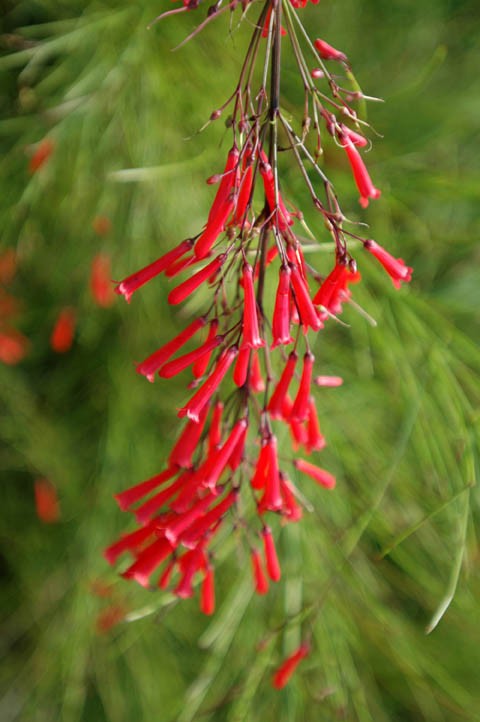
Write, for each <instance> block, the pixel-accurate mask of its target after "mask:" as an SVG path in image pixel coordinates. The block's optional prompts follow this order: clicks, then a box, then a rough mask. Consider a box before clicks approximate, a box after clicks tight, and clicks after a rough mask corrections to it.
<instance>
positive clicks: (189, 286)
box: [168, 253, 227, 306]
mask: <svg viewBox="0 0 480 722" xmlns="http://www.w3.org/2000/svg"><path fill="white" fill-rule="evenodd" d="M226 257H227V256H226V255H225V254H224V253H222V254H220V255H219V256H217V257H216V258H214V259H213V261H211V262H210V263H209V264H208V265H206V266H205V267H204V268H202V269H201V270H200V271H197V273H195V274H194V275H193V276H190V278H187V280H186V281H183V283H181V284H180V285H179V286H176V287H175V288H174V289H173V290H172V291H170V293H169V294H168V302H169V303H170V304H172V306H176V305H177V303H181V302H182V301H184V300H185V299H186V298H187V297H188V296H190V294H192V293H193V292H194V291H196V289H197V288H198V287H199V286H201V285H202V283H204V282H205V281H207V280H208V279H209V278H210V276H213V275H215V273H216V272H217V271H218V269H219V268H220V266H221V265H222V263H224V261H225V259H226Z"/></svg>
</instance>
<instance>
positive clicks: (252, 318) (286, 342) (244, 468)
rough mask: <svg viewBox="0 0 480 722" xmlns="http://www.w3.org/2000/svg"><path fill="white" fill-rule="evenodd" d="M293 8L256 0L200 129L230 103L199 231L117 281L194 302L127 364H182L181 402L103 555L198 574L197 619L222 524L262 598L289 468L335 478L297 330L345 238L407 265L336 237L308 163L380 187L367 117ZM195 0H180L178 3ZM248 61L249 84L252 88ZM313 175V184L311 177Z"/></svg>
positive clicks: (333, 306)
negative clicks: (252, 19)
mask: <svg viewBox="0 0 480 722" xmlns="http://www.w3.org/2000/svg"><path fill="white" fill-rule="evenodd" d="M305 4H306V0H305V1H300V0H295V1H294V0H291V1H290V2H282V0H267V2H265V4H264V7H263V9H262V11H261V13H260V16H259V18H258V21H257V23H256V25H255V27H254V30H253V35H252V39H251V42H250V45H249V48H248V51H247V54H246V58H245V61H244V63H243V65H242V68H241V71H240V77H239V81H238V84H237V86H236V88H235V91H234V92H233V94H232V96H231V97H230V98H229V99H228V100H227V102H226V103H225V104H224V105H223V106H222V107H220V108H219V109H217V110H215V111H214V112H213V113H212V115H211V118H210V121H211V122H213V121H216V120H218V119H219V118H220V117H221V116H222V114H223V113H224V112H225V111H226V110H227V108H228V109H229V116H228V123H227V126H228V127H229V128H230V129H231V133H232V140H231V143H230V147H229V149H228V151H227V152H226V158H225V160H224V164H223V170H221V171H220V172H218V173H215V174H214V175H212V176H211V177H210V178H209V179H208V180H207V183H208V184H209V185H212V186H213V185H216V186H217V188H216V192H215V195H214V197H213V200H212V204H211V207H210V212H209V214H208V218H207V220H206V223H205V226H204V227H203V228H202V229H199V233H198V234H197V235H196V236H195V237H193V238H189V239H187V240H184V241H182V242H181V243H179V244H178V245H177V246H176V247H175V248H173V249H171V250H169V251H168V252H167V253H165V254H164V255H162V256H161V257H160V258H158V259H157V260H155V261H153V263H150V265H148V266H146V267H145V268H143V269H141V270H139V271H137V272H136V273H134V274H132V275H130V276H128V277H127V278H125V279H124V280H122V281H121V282H120V283H118V284H117V286H116V292H117V293H118V294H120V295H122V296H124V298H125V299H126V300H127V301H128V302H130V300H131V298H132V296H133V295H134V294H135V293H136V292H137V291H138V290H139V289H140V288H141V287H142V286H144V284H146V283H147V282H149V281H151V280H152V279H154V278H156V277H158V276H164V277H165V278H166V279H169V280H170V282H172V283H174V284H175V285H174V286H173V287H172V288H171V290H170V292H169V295H168V302H169V304H170V305H171V306H172V307H175V306H177V305H179V304H181V303H183V302H184V301H186V300H187V299H191V297H192V296H193V295H198V297H199V304H201V303H203V309H202V311H201V313H200V314H199V315H198V316H197V317H196V318H194V319H193V320H191V321H190V323H188V324H186V325H185V327H184V328H183V329H182V330H180V332H179V333H178V334H177V335H176V336H175V338H173V339H171V340H170V341H168V342H167V343H165V344H164V345H163V346H162V347H161V348H159V349H157V350H155V351H154V352H153V353H151V354H150V355H149V356H148V357H147V358H146V359H145V360H144V361H142V362H141V363H140V364H138V366H137V372H138V373H139V374H141V375H143V376H145V377H146V379H148V380H149V381H150V382H153V381H154V380H155V379H156V378H157V377H159V378H160V379H168V378H171V377H173V376H175V375H177V374H180V373H183V372H185V371H186V370H187V369H189V374H190V378H189V382H188V388H189V389H190V390H191V395H190V396H189V398H187V399H186V400H185V403H184V405H183V406H182V408H180V409H179V410H178V417H179V418H180V419H183V420H184V422H183V428H182V430H181V433H180V435H179V436H178V439H177V441H176V443H175V444H174V446H173V448H172V450H171V452H170V454H169V457H168V459H167V460H166V462H165V465H164V468H163V469H162V470H161V471H160V473H158V474H157V475H156V476H154V477H152V478H151V479H148V480H147V481H143V482H141V483H139V484H137V485H136V486H133V487H132V488H129V489H127V490H126V491H123V492H121V493H119V494H117V495H116V499H117V501H118V504H119V506H120V508H121V509H122V510H124V511H128V512H131V513H132V514H133V515H134V517H135V519H136V522H137V523H138V526H137V527H136V528H135V529H134V530H133V531H132V532H130V533H128V534H126V535H124V536H122V537H121V538H120V539H119V540H117V541H116V542H115V543H114V544H112V545H111V546H110V547H109V548H108V549H107V550H106V558H107V560H108V561H109V562H110V563H115V562H116V560H117V559H118V558H119V557H120V556H121V555H123V554H124V553H128V554H129V555H130V556H131V561H130V563H129V565H128V566H127V567H126V569H125V571H124V572H123V576H124V577H125V578H127V579H134V580H136V581H137V582H138V583H140V584H141V585H143V586H150V585H151V584H154V583H155V584H156V585H157V586H158V587H160V588H161V589H167V588H169V589H172V590H173V592H174V594H176V595H177V596H178V597H181V598H185V597H191V596H192V595H193V594H194V587H195V581H196V580H197V579H198V580H199V581H200V582H201V592H200V598H201V602H200V604H201V609H202V611H203V612H205V613H206V614H210V613H212V612H213V610H214V606H215V594H214V579H213V576H214V563H215V557H214V550H215V541H216V539H217V538H218V535H219V532H220V530H221V529H222V528H223V527H225V526H227V527H228V525H233V526H235V528H237V529H239V530H240V531H241V533H242V534H243V537H244V539H245V543H246V544H247V545H248V548H249V553H250V557H251V568H252V577H253V584H254V587H255V589H256V591H257V592H258V593H259V594H265V593H266V592H267V591H268V585H269V581H272V582H276V581H278V580H279V579H280V576H281V569H280V563H279V560H278V557H277V553H276V549H275V542H274V534H273V532H272V528H271V526H270V525H271V523H272V520H273V519H275V518H277V519H280V520H281V521H282V522H284V523H289V522H296V521H298V520H299V519H300V518H301V516H302V503H301V499H302V494H301V492H300V491H299V489H298V488H297V484H298V483H299V479H301V478H302V476H303V477H307V478H308V479H309V480H310V481H309V482H308V481H307V480H306V481H305V483H311V482H312V481H313V482H315V483H316V484H318V485H320V486H321V487H322V488H324V489H325V490H329V489H333V488H334V487H335V477H334V476H333V475H332V474H331V473H330V472H329V471H327V470H325V469H323V468H322V467H321V466H320V465H319V464H318V463H317V459H316V456H315V457H313V460H312V461H310V460H307V459H306V458H305V457H306V456H309V455H312V454H314V455H316V454H318V453H319V452H321V451H322V449H323V448H324V447H325V444H326V441H325V438H324V436H323V434H322V432H321V427H320V423H319V418H318V414H317V407H316V402H315V395H314V387H315V386H331V387H334V386H338V385H340V384H341V383H342V380H341V379H340V378H338V377H332V376H319V375H317V374H316V371H315V356H314V354H313V352H312V338H313V336H314V335H315V334H317V333H318V332H320V331H321V330H322V329H323V328H324V326H325V325H326V324H327V323H328V322H329V321H330V320H331V319H332V318H333V319H335V318H337V317H338V316H339V314H341V313H342V309H343V306H344V304H347V303H348V302H349V300H350V298H351V294H352V288H351V287H352V286H354V284H356V283H358V282H359V281H360V273H359V271H358V270H357V262H356V260H355V259H354V258H353V256H352V255H351V253H350V250H349V248H348V242H349V241H350V240H351V239H353V240H354V241H355V244H354V245H355V247H357V248H358V246H359V245H361V244H363V247H364V249H365V250H366V251H367V252H368V253H369V254H371V255H372V256H374V257H375V258H376V259H377V260H378V261H379V262H380V263H381V264H382V266H383V267H384V268H385V270H386V271H387V273H388V274H389V275H390V277H391V279H392V281H393V283H394V285H395V286H396V287H399V286H400V283H401V282H402V281H409V280H410V277H411V270H412V269H411V268H409V267H407V266H406V265H405V264H404V263H403V261H402V260H401V259H396V258H394V257H393V256H391V255H390V254H389V253H388V252H387V251H385V250H384V249H383V248H381V247H380V246H379V245H378V244H377V243H376V242H374V241H373V240H370V239H362V238H360V237H359V236H358V235H356V234H354V233H352V232H351V231H349V230H347V228H346V227H348V223H347V220H346V218H345V216H344V215H343V213H342V212H341V209H340V205H339V202H338V199H337V197H336V195H335V192H334V189H333V186H332V184H331V182H330V181H329V180H328V178H327V177H326V176H325V174H324V171H323V170H322V168H321V166H320V157H321V154H322V148H323V146H324V144H325V143H327V142H330V143H331V144H332V145H333V144H336V145H337V146H338V148H339V152H340V153H345V155H346V158H347V159H348V162H349V163H350V166H351V169H352V174H353V179H354V182H355V184H356V186H357V188H358V192H359V195H360V204H361V205H362V206H363V207H365V206H367V205H368V203H369V200H371V199H376V198H378V197H379V196H380V191H379V190H378V189H377V188H376V187H375V186H374V184H373V182H372V180H371V178H370V175H369V173H368V171H367V169H366V166H365V163H364V160H363V156H362V153H361V151H362V148H364V147H365V146H366V145H367V144H368V140H367V138H366V136H365V135H364V132H363V131H364V130H365V129H367V126H366V123H365V122H363V121H361V120H360V119H359V118H358V116H357V113H356V111H355V110H354V108H353V107H352V106H353V104H354V102H355V101H356V100H359V99H361V98H363V95H362V94H361V93H360V92H359V91H358V90H355V91H352V90H350V89H345V88H343V87H342V86H341V85H339V84H338V82H337V80H336V79H334V77H333V76H332V75H331V74H330V71H329V69H328V64H329V63H335V64H336V67H337V70H338V71H339V72H340V71H341V70H342V68H343V69H345V70H348V73H347V75H348V76H349V77H351V70H350V65H349V61H348V58H347V56H346V55H345V53H343V52H341V51H338V50H336V49H335V48H333V47H332V46H331V45H329V44H328V43H326V42H325V41H324V40H321V39H317V40H316V41H315V42H314V43H312V42H311V41H309V39H308V35H307V33H306V31H305V30H304V28H303V25H302V24H301V22H300V20H299V18H298V14H297V9H298V8H302V7H304V5H305ZM197 7H198V3H197V2H194V3H192V2H188V3H184V6H183V8H182V9H185V10H193V9H196V8H197ZM226 7H230V6H226ZM283 31H285V35H286V36H287V37H286V38H285V39H284V40H282V36H283V34H284V32H283ZM264 38H266V39H264ZM288 41H289V42H290V43H291V46H292V49H293V52H294V55H295V58H296V60H297V64H298V68H299V72H300V75H301V79H302V82H303V87H304V88H305V111H304V117H303V122H302V123H301V127H300V128H299V129H295V127H294V124H293V122H292V121H291V120H290V119H289V118H288V117H286V116H285V114H284V113H283V112H282V110H281V108H280V103H279V98H280V77H281V53H282V43H284V42H288ZM305 47H306V51H304V48H305ZM262 48H263V49H262ZM305 53H308V54H309V55H306V54H305ZM262 55H263V56H264V62H263V66H262V67H261V72H260V73H259V80H258V83H259V84H258V86H257V87H252V84H253V82H254V78H255V77H256V74H255V71H256V64H257V62H258V58H259V57H262ZM335 77H339V76H338V75H336V76H335ZM317 81H321V82H323V83H324V84H325V86H326V87H325V88H322V87H319V86H318V85H317ZM339 118H340V119H339ZM328 138H329V139H330V140H327V139H328ZM284 150H289V151H290V152H291V155H292V157H293V158H294V160H295V162H296V163H297V165H298V167H299V170H300V172H301V174H302V176H303V178H304V180H305V183H306V186H307V189H308V192H309V194H310V196H311V199H312V202H313V207H314V208H315V209H316V210H317V211H318V212H319V213H320V216H321V219H322V221H323V225H324V226H325V227H326V229H327V238H329V239H330V240H332V239H333V242H334V248H335V251H334V253H333V254H332V256H333V257H332V259H331V264H330V268H329V269H328V272H327V273H324V274H321V273H319V272H318V271H317V270H316V268H315V267H314V266H312V265H311V263H310V262H307V260H306V258H305V239H304V237H303V236H302V235H301V234H300V230H299V229H301V228H302V227H304V221H303V215H302V213H301V211H300V210H299V209H298V208H296V207H295V206H294V205H293V204H292V203H290V202H289V201H288V199H287V197H286V196H284V194H283V191H282V190H281V188H280V183H279V167H278V156H279V153H280V152H281V151H284ZM312 173H313V175H314V176H315V177H316V178H317V179H319V183H316V182H315V181H312V180H311V176H312ZM317 186H320V187H321V188H322V190H323V193H324V195H325V197H324V198H323V199H321V198H320V197H319V195H318V194H317V190H316V189H317ZM324 257H325V254H324ZM172 279H178V280H172ZM284 429H285V430H287V433H288V435H289V436H290V437H291V443H292V447H293V450H294V451H295V461H294V462H293V463H292V461H291V459H290V458H289V456H288V454H286V453H285V451H284V450H283V448H282V450H280V448H279V440H280V439H282V446H283V435H284ZM292 472H293V473H292ZM306 653H307V647H301V649H300V651H299V652H298V653H297V656H294V657H292V660H291V661H290V662H289V663H288V665H287V667H285V668H284V669H283V668H282V670H281V671H280V672H279V674H278V676H277V678H276V679H275V682H274V683H275V685H276V686H278V687H281V686H283V684H284V683H286V680H287V678H288V676H289V675H290V674H291V672H292V671H293V669H294V667H295V666H296V664H298V662H299V661H300V659H301V658H302V657H303V656H305V655H306Z"/></svg>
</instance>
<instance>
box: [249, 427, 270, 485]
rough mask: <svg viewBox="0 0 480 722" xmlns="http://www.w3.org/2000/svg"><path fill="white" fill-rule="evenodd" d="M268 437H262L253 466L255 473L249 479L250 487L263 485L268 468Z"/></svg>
mask: <svg viewBox="0 0 480 722" xmlns="http://www.w3.org/2000/svg"><path fill="white" fill-rule="evenodd" d="M268 453H269V451H268V437H267V438H265V439H262V445H261V447H260V453H259V455H258V459H257V465H256V467H255V473H254V475H253V476H252V479H251V481H250V483H251V485H252V489H263V488H264V487H265V479H266V476H267V470H268Z"/></svg>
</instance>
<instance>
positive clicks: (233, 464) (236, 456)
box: [228, 424, 248, 471]
mask: <svg viewBox="0 0 480 722" xmlns="http://www.w3.org/2000/svg"><path fill="white" fill-rule="evenodd" d="M247 432H248V424H247V425H246V426H245V428H244V429H243V431H242V433H241V435H240V438H239V440H238V442H237V445H236V447H235V448H234V450H233V451H232V455H231V456H230V458H229V460H228V466H229V467H230V469H231V471H235V469H237V468H238V467H239V466H240V464H241V462H242V461H243V452H244V449H245V441H246V439H247Z"/></svg>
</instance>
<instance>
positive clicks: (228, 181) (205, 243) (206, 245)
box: [194, 148, 239, 258]
mask: <svg viewBox="0 0 480 722" xmlns="http://www.w3.org/2000/svg"><path fill="white" fill-rule="evenodd" d="M238 158H239V152H238V149H237V148H232V149H231V150H230V151H229V153H228V156H227V163H226V165H225V170H224V173H223V176H222V180H221V182H220V185H219V187H218V191H217V194H216V196H215V199H214V201H213V204H212V207H211V208H210V213H209V214H208V221H207V225H206V227H205V230H204V231H203V233H202V234H201V235H200V237H199V238H198V240H197V242H196V243H195V247H194V252H195V255H196V256H197V258H205V256H207V255H208V254H209V252H210V249H211V248H212V246H213V244H214V243H215V241H216V240H217V238H218V236H219V235H220V233H221V232H222V231H223V230H224V228H225V224H226V222H227V219H228V216H229V215H230V213H231V212H232V210H233V207H234V200H233V191H234V187H235V183H236V181H237V180H238ZM236 169H237V170H236Z"/></svg>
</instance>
